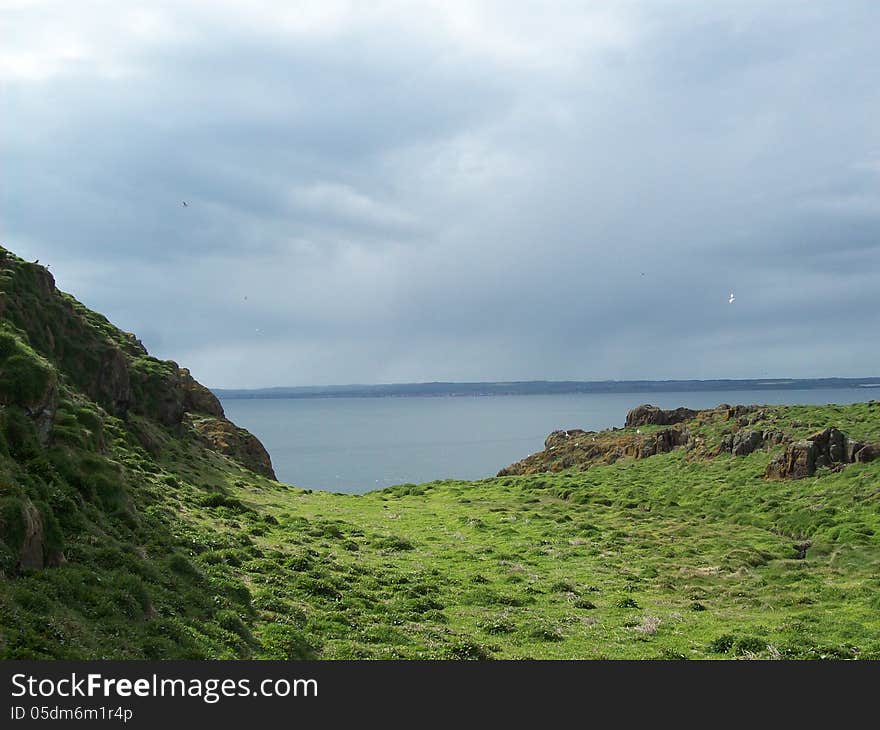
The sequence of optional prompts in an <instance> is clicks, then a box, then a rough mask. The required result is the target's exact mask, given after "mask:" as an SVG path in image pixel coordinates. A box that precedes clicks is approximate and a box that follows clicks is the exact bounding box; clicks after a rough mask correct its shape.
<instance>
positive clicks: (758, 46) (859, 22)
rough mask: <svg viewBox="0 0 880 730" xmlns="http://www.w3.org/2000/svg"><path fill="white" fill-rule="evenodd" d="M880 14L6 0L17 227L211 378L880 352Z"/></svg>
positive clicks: (85, 288)
mask: <svg viewBox="0 0 880 730" xmlns="http://www.w3.org/2000/svg"><path fill="white" fill-rule="evenodd" d="M878 27H880V3H877V2H876V1H875V0H865V1H864V2H862V1H859V0H847V1H846V2H840V0H833V1H828V2H825V1H822V0H814V1H812V2H803V1H802V0H797V1H795V0H776V1H775V2H773V3H767V2H766V1H765V0H736V1H734V0H726V1H724V0H718V1H717V2H711V3H709V2H705V0H695V1H693V2H691V1H690V0H618V1H614V2H612V1H610V0H606V1H605V2H588V1H586V0H581V1H558V2H547V1H546V0H541V1H540V2H537V1H535V2H532V1H530V0H521V1H508V2H503V1H502V0H497V1H486V2H477V1H474V2H463V1H462V2H456V1H455V0H451V1H450V0H442V1H441V0H437V1H433V0H415V1H413V0H410V1H408V2H385V1H384V0H377V1H373V2H370V3H364V2H345V1H342V0H319V1H318V2H310V1H302V2H290V1H287V0H284V1H278V2H273V1H272V0H257V1H253V0H251V1H250V2H247V3H243V2H240V1H239V0H235V1H233V0H213V1H212V2H195V1H190V0H179V1H177V2H172V1H163V0H158V1H156V2H150V3H138V2H126V3H119V2H116V1H115V0H110V1H104V0H95V1H91V0H78V1H77V2H76V3H70V2H41V1H39V0H0V108H2V114H0V243H2V244H3V245H4V246H6V247H7V248H9V249H11V250H13V251H14V252H16V253H17V254H19V255H20V256H22V257H24V258H28V259H30V260H34V259H39V260H40V262H41V263H43V264H49V266H50V271H51V272H52V273H53V274H54V275H55V277H56V280H57V283H58V285H59V287H60V288H62V289H63V290H65V291H70V292H72V293H73V294H74V295H75V296H76V297H77V298H78V299H80V300H81V301H82V302H84V303H85V304H86V305H87V306H89V307H91V308H93V309H96V310H98V311H100V312H102V313H103V314H105V315H106V316H108V317H109V318H110V319H111V320H112V321H113V322H114V323H115V324H117V325H118V326H120V327H122V328H123V329H125V330H128V331H132V332H135V333H136V334H137V335H138V336H139V337H140V338H141V340H142V341H143V342H144V344H145V345H146V346H147V348H148V349H149V350H150V352H151V353H152V354H154V355H156V356H157V357H161V358H165V359H173V360H175V361H176V362H178V363H180V364H181V365H183V366H186V367H189V368H190V369H191V370H192V371H193V374H194V375H195V376H196V378H197V379H199V380H200V381H201V382H203V383H205V384H206V385H209V386H211V387H230V388H235V387H237V388H249V387H266V386H284V385H286V386H293V385H326V384H344V383H390V382H422V381H436V380H443V381H485V380H489V381H499V380H544V379H546V380H608V379H618V380H624V379H667V378H668V379H678V378H682V379H684V378H753V377H755V378H762V377H825V376H848V377H861V376H868V375H878V374H880V370H878V364H880V337H878V336H877V331H878V320H880V316H878V315H880V52H878V50H877V30H878ZM183 201H186V202H187V205H186V206H184V205H183V204H182V203H183ZM731 292H733V293H735V297H736V301H735V302H734V303H733V304H729V303H728V298H729V294H730V293H731Z"/></svg>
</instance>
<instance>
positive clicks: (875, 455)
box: [853, 442, 880, 463]
mask: <svg viewBox="0 0 880 730" xmlns="http://www.w3.org/2000/svg"><path fill="white" fill-rule="evenodd" d="M874 459H880V442H876V443H872V444H866V445H865V446H863V447H862V448H861V449H859V450H858V451H857V452H856V454H855V457H854V458H853V461H858V462H860V463H865V462H868V461H874Z"/></svg>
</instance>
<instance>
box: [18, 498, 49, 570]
mask: <svg viewBox="0 0 880 730" xmlns="http://www.w3.org/2000/svg"><path fill="white" fill-rule="evenodd" d="M21 511H22V518H23V523H24V539H23V542H22V544H21V548H20V549H19V551H18V565H19V568H21V569H23V570H41V569H42V568H43V520H42V519H41V518H40V512H39V510H38V509H37V508H36V507H34V505H33V503H32V502H31V501H30V500H28V501H27V502H25V503H24V504H23V505H22V510H21Z"/></svg>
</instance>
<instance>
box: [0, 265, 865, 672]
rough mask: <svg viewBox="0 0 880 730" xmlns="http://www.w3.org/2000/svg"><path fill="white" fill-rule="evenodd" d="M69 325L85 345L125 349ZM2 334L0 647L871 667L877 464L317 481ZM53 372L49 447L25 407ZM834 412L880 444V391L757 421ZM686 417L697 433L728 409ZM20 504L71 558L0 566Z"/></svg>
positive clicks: (681, 458) (716, 428) (809, 420)
mask: <svg viewBox="0 0 880 730" xmlns="http://www.w3.org/2000/svg"><path fill="white" fill-rule="evenodd" d="M16 266H17V267H18V270H19V272H21V271H24V273H25V274H27V273H28V272H29V269H28V268H27V266H25V265H24V264H23V263H22V262H19V263H17V264H16ZM5 281H6V282H7V283H8V281H9V275H8V272H7V274H6V275H5ZM22 282H24V283H22ZM7 283H4V282H0V284H4V286H5V287H6V289H5V291H6V292H7V294H6V296H7V297H10V296H11V295H10V294H9V292H10V291H13V288H10V287H9V286H8V285H7ZM16 283H17V285H18V286H19V288H20V289H21V288H24V289H25V290H26V294H27V296H26V297H25V298H21V297H19V299H18V300H14V301H13V303H15V301H19V303H21V302H23V301H25V299H26V300H27V302H28V303H29V304H28V307H25V306H21V307H20V308H19V309H18V310H17V311H20V312H30V313H32V314H34V321H41V320H40V319H39V317H37V316H36V314H38V312H37V313H35V312H36V310H35V308H36V307H40V306H43V305H44V302H43V300H42V299H40V298H39V297H38V296H37V295H36V294H34V293H33V292H32V291H31V290H30V289H27V286H26V284H27V276H21V275H19V276H18V279H17V282H16ZM2 293H3V287H0V294H2ZM50 303H51V304H52V305H53V306H57V307H59V312H62V313H63V312H64V311H67V310H66V309H64V308H63V307H62V303H60V302H59V301H58V300H55V299H52V301H51V302H50ZM80 306H81V305H77V307H80ZM7 311H16V310H14V309H7ZM76 311H78V312H81V313H83V312H82V311H81V310H79V309H77V310H76ZM84 311H85V312H87V310H84ZM65 316H67V315H65ZM71 316H73V315H71ZM74 319H76V317H74ZM80 319H81V320H82V321H83V322H85V324H84V325H82V327H85V329H76V330H68V331H76V332H78V333H79V334H78V335H77V336H78V337H81V336H83V333H95V336H96V337H97V336H98V335H100V336H101V337H102V338H103V339H102V341H106V342H108V343H112V342H114V341H115V342H117V343H118V346H119V347H120V348H124V347H126V346H127V344H126V343H127V342H129V341H130V338H129V337H128V336H126V335H124V333H120V332H119V331H118V330H115V329H114V328H112V325H109V323H107V322H106V320H104V319H103V318H100V317H98V316H97V315H93V314H88V316H86V314H84V313H83V316H82V317H81V318H80ZM80 319H76V322H80ZM51 321H53V322H54V321H56V320H54V319H53V320H51ZM71 321H73V320H71ZM80 324H82V323H81V322H80ZM80 324H77V327H80ZM0 328H2V332H0V658H23V657H47V658H48V657H56V658H57V657H108V658H109V657H112V658H122V657H125V658H136V657H161V658H170V657H193V658H200V657H218V658H236V657H260V658H301V657H310V656H317V657H324V658H358V657H365V658H366V657H371V658H372V657H375V658H393V657H405V658H449V657H454V658H485V657H497V658H515V657H534V658H570V657H579V658H598V657H609V658H660V657H667V658H681V657H687V658H699V657H718V658H722V657H734V656H753V655H757V656H764V657H769V656H784V657H810V658H812V657H823V656H828V657H862V658H864V657H873V658H880V618H878V616H880V612H878V609H880V599H878V597H877V596H878V595H880V591H878V589H880V578H878V576H880V536H878V528H880V461H875V462H872V463H870V464H854V465H850V466H847V467H846V468H845V469H844V470H842V471H839V472H831V471H828V470H825V471H820V472H819V473H818V474H817V476H816V477H815V478H810V479H805V480H801V481H765V480H764V479H763V476H762V475H763V472H764V467H765V466H766V464H767V462H768V460H769V459H770V457H771V455H772V454H771V453H769V452H757V453H754V454H751V455H750V456H747V457H741V458H734V457H730V456H722V457H718V458H716V459H714V460H711V461H700V460H689V459H688V456H687V454H686V453H685V452H684V451H676V452H673V453H669V454H663V455H660V456H655V457H651V458H648V459H644V460H640V461H632V460H622V461H619V462H617V463H616V464H614V465H611V466H597V467H594V468H592V469H590V470H588V471H586V472H579V471H568V472H560V473H554V474H538V475H534V476H525V477H501V478H494V479H487V480H483V481H479V482H453V481H444V482H435V483H431V484H426V485H419V486H414V485H406V486H402V487H395V488H392V489H388V490H384V491H381V492H374V493H370V494H367V495H363V496H347V495H333V494H328V493H317V492H315V493H310V492H307V491H303V490H298V489H295V488H293V487H289V486H285V485H281V484H278V483H277V482H273V481H271V480H269V479H265V478H263V477H260V476H257V475H255V474H253V473H252V472H250V471H248V470H246V469H245V468H243V467H241V466H240V465H238V464H237V463H236V462H234V461H232V460H230V459H228V458H226V457H224V456H221V455H220V454H217V453H215V452H213V451H211V450H209V449H208V448H206V446H205V445H204V442H203V441H201V440H199V439H198V438H197V436H196V434H195V433H194V431H193V430H192V429H191V428H190V427H188V426H187V424H186V423H185V422H184V423H183V424H181V425H180V426H176V427H168V426H163V425H161V424H160V423H159V422H157V421H155V420H151V418H150V417H149V415H148V414H149V412H150V409H149V408H146V409H142V411H143V412H140V411H139V410H138V409H137V408H135V409H133V412H132V413H131V414H129V415H127V416H126V418H125V419H120V418H115V417H113V416H111V415H109V414H108V413H107V412H106V411H105V410H104V409H103V408H102V407H101V406H99V405H98V404H96V403H95V402H94V401H92V400H90V399H89V398H88V397H86V396H85V395H84V394H83V392H82V391H81V390H80V388H79V385H78V383H85V382H87V379H86V378H85V375H86V374H87V373H85V372H81V373H77V372H69V370H70V368H71V367H72V366H73V365H71V363H77V362H81V360H80V359H78V358H79V357H80V356H79V355H78V349H77V347H76V346H77V345H80V349H81V348H82V343H81V342H80V343H77V342H71V343H69V347H67V349H66V350H65V353H67V354H65V355H64V356H63V357H62V356H58V357H57V358H56V359H54V360H51V359H47V358H46V356H45V352H48V350H46V349H45V345H44V344H43V343H42V339H41V338H42V337H43V336H44V334H41V333H44V332H45V327H42V326H41V327H40V330H39V332H37V333H36V334H33V333H30V332H28V331H27V329H28V322H27V321H25V320H23V319H19V320H15V321H14V322H10V321H3V322H0ZM64 336H65V330H63V329H61V328H59V329H57V330H56V331H55V332H53V339H54V340H55V341H56V350H57V349H58V348H57V341H58V340H59V338H63V337H64ZM107 346H111V345H109V344H108V345H107ZM70 353H72V354H70ZM133 353H134V356H135V357H138V358H139V357H141V356H140V355H138V352H137V350H136V349H134V350H133ZM158 366H162V365H161V363H160V364H159V365H158ZM158 366H157V367H158ZM163 367H164V366H163ZM144 382H147V381H144ZM53 383H54V384H55V386H56V387H57V389H58V398H57V402H58V412H57V413H56V415H55V417H54V420H53V425H52V429H51V432H50V436H49V440H48V442H46V443H41V442H40V440H39V438H38V436H37V430H36V426H35V425H34V421H33V418H32V417H31V416H29V415H28V413H29V410H28V408H29V406H28V405H27V404H28V403H32V402H36V401H39V400H40V398H42V397H43V395H44V394H45V392H46V388H47V387H48V386H49V385H51V384H53ZM47 384H48V385H47ZM143 387H144V388H147V387H148V385H144V386H143ZM143 395H144V397H147V398H149V397H150V396H151V393H149V392H145V393H144V394H143ZM621 415H623V414H621ZM832 424H833V425H836V426H838V427H839V428H841V429H842V430H844V431H845V432H847V433H848V434H849V435H851V436H853V437H856V438H862V439H866V440H880V405H878V404H863V405H856V406H846V407H837V406H826V407H806V406H804V407H800V406H799V407H777V408H772V409H768V410H767V413H766V423H765V424H764V425H766V426H768V427H772V428H781V429H782V430H785V431H786V432H788V433H790V434H791V435H794V436H798V435H801V436H803V435H807V434H808V433H810V432H813V431H816V430H818V428H820V427H824V426H826V425H832ZM755 425H756V426H757V427H759V428H760V427H761V425H760V424H755ZM700 428H701V429H702V430H703V431H704V434H705V436H706V439H707V443H708V444H710V445H711V444H712V443H715V442H717V441H718V440H719V439H720V437H721V435H722V434H723V432H724V431H725V429H726V428H728V424H725V423H722V422H718V423H715V422H711V423H707V424H705V425H703V426H701V427H700ZM143 443H147V444H149V445H150V447H151V453H148V452H147V451H145V450H144V448H143V446H142V445H141V444H143ZM154 454H156V455H154ZM499 466H502V465H499ZM23 504H32V505H34V509H36V510H39V512H40V514H41V515H42V520H43V523H44V527H45V533H46V534H45V540H44V549H45V553H46V558H47V560H51V558H52V556H53V555H56V554H57V553H58V552H59V551H63V554H64V556H65V557H66V562H63V563H62V564H61V565H58V566H56V567H47V568H45V569H42V570H19V569H17V568H16V567H15V555H16V550H17V549H18V548H19V546H20V541H21V530H20V529H18V528H17V527H16V515H20V514H22V512H21V510H20V506H21V505H23ZM806 538H809V539H811V540H812V542H813V545H812V547H811V548H810V549H809V551H808V554H807V558H806V559H805V560H797V559H795V550H794V547H793V545H794V544H795V543H796V542H800V541H802V540H804V539H806ZM53 562H58V561H57V560H54V561H53Z"/></svg>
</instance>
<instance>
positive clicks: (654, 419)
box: [626, 405, 699, 428]
mask: <svg viewBox="0 0 880 730" xmlns="http://www.w3.org/2000/svg"><path fill="white" fill-rule="evenodd" d="M698 413H699V411H693V410H691V409H690V408H675V409H674V410H670V411H664V410H662V409H661V408H658V407H657V406H652V405H641V406H636V407H635V408H633V409H632V410H631V411H630V412H629V413H627V414H626V428H635V427H636V426H671V425H673V424H676V423H683V422H684V421H689V420H691V419H692V418H694V417H695V416H696V415H697V414H698Z"/></svg>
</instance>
